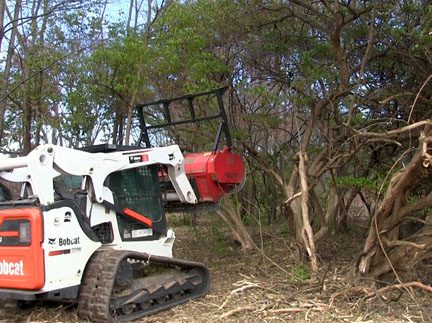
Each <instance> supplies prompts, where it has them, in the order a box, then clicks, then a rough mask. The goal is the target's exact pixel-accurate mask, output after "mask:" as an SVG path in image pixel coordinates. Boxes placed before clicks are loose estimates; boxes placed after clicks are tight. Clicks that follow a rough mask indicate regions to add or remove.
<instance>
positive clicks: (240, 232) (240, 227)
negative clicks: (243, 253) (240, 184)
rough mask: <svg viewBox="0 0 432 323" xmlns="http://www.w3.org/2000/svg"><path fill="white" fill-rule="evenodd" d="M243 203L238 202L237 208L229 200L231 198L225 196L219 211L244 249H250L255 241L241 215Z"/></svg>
mask: <svg viewBox="0 0 432 323" xmlns="http://www.w3.org/2000/svg"><path fill="white" fill-rule="evenodd" d="M240 212H241V203H237V208H234V207H233V206H232V204H231V202H230V201H229V198H224V199H223V200H222V202H221V210H218V211H217V213H218V214H219V215H220V217H221V218H222V219H223V220H224V221H225V223H226V224H227V225H228V226H229V228H230V229H231V232H232V233H233V235H234V238H235V239H236V240H237V241H238V242H239V243H240V245H241V247H242V249H243V250H250V249H253V247H254V245H255V244H254V242H253V240H252V238H251V237H250V235H249V233H248V232H247V230H246V228H245V226H244V224H243V222H242V220H241V216H240Z"/></svg>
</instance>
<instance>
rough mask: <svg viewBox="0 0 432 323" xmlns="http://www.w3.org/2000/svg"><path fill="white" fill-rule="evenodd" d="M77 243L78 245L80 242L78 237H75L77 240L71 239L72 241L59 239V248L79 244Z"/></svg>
mask: <svg viewBox="0 0 432 323" xmlns="http://www.w3.org/2000/svg"><path fill="white" fill-rule="evenodd" d="M79 243H80V241H79V237H77V238H73V239H69V238H66V239H63V238H59V246H60V247H62V246H72V245H75V244H79Z"/></svg>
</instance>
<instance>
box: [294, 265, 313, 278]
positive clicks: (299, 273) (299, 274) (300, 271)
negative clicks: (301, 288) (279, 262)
mask: <svg viewBox="0 0 432 323" xmlns="http://www.w3.org/2000/svg"><path fill="white" fill-rule="evenodd" d="M290 272H291V275H292V276H291V278H290V279H291V281H295V282H302V281H305V280H309V279H310V278H311V276H310V268H309V267H308V266H307V265H306V264H303V263H302V264H300V265H298V266H293V267H291V271H290Z"/></svg>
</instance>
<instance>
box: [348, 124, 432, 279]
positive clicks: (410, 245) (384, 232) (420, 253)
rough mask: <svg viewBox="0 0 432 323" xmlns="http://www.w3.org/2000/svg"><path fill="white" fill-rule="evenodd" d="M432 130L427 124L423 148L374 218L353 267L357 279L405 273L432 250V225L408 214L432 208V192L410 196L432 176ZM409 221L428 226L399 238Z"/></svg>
mask: <svg viewBox="0 0 432 323" xmlns="http://www.w3.org/2000/svg"><path fill="white" fill-rule="evenodd" d="M431 135H432V131H431V127H430V126H427V127H426V128H425V130H424V131H423V132H422V134H421V135H420V138H419V141H420V145H421V147H423V148H419V149H418V151H417V152H416V154H415V155H414V157H413V159H412V160H411V162H410V163H409V164H408V165H407V167H406V168H404V169H402V170H400V171H399V172H398V173H396V174H395V175H394V176H393V178H392V179H391V181H390V185H389V187H388V190H387V192H386V194H385V196H384V199H383V201H382V202H381V204H380V206H379V207H378V209H377V210H376V211H375V214H374V215H373V218H372V223H371V227H370V229H369V234H368V237H367V239H366V242H365V244H364V247H363V251H362V253H361V255H360V257H359V259H358V261H357V263H356V265H355V266H354V268H353V272H352V278H353V279H354V280H355V281H363V280H364V279H366V281H368V282H370V281H373V280H375V279H380V280H388V279H394V277H396V278H397V279H399V277H400V276H405V274H409V273H410V272H412V269H413V266H414V265H415V264H417V263H418V262H419V261H420V260H421V259H423V258H424V257H425V256H426V255H427V253H428V252H430V251H431V249H432V228H431V226H430V225H428V224H427V223H425V221H423V220H421V219H418V218H413V217H408V215H410V214H413V213H414V212H416V211H419V210H421V209H424V208H426V207H432V194H429V195H428V196H427V197H424V198H422V199H420V200H418V201H415V202H412V203H411V204H407V199H408V197H409V195H410V193H411V192H412V191H413V189H414V188H416V186H417V185H418V184H419V182H420V180H421V179H422V178H424V177H425V176H430V173H431V160H432V156H430V154H429V152H430V149H431V148H432V137H431ZM406 221H418V222H421V223H425V225H424V226H423V227H422V228H421V229H420V230H418V232H416V233H415V234H412V235H411V236H410V237H409V240H408V239H405V240H398V238H399V237H398V234H399V228H400V225H401V224H402V223H404V222H406Z"/></svg>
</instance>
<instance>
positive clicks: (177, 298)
mask: <svg viewBox="0 0 432 323" xmlns="http://www.w3.org/2000/svg"><path fill="white" fill-rule="evenodd" d="M225 90H226V89H225V88H222V89H218V90H214V91H209V92H205V93H199V94H195V95H187V96H183V97H180V98H174V99H169V100H161V101H157V102H152V103H151V104H140V105H137V107H136V108H137V111H138V116H139V120H140V128H141V136H140V139H139V141H138V145H137V146H134V147H130V146H128V147H126V146H116V145H111V144H106V145H97V146H92V147H87V148H85V149H81V150H77V149H69V148H65V147H60V146H56V145H51V144H46V145H41V146H38V147H36V148H35V149H34V150H33V151H31V152H30V153H29V154H28V155H27V156H25V157H18V158H8V159H5V160H1V161H0V176H1V177H2V178H3V180H6V181H8V182H13V183H18V184H19V185H20V193H19V197H17V198H14V197H12V196H11V195H12V194H11V193H10V192H7V188H6V187H5V186H4V185H1V186H0V188H1V190H0V191H3V198H1V199H0V200H1V202H0V298H3V299H16V300H25V301H31V300H50V301H59V302H75V303H77V304H78V315H79V316H80V317H81V318H82V319H88V320H91V321H95V322H109V321H131V320H135V319H138V318H141V317H143V316H145V315H150V314H153V313H156V312H158V311H161V310H164V309H168V308H171V307H173V306H175V305H178V304H181V303H184V302H186V301H188V300H191V299H194V298H198V297H201V296H203V295H205V294H206V293H207V292H208V291H209V288H210V274H209V271H208V269H207V268H206V267H205V266H204V265H203V264H201V263H198V262H192V261H185V260H180V259H175V258H173V255H172V247H173V243H174V239H175V235H174V232H173V231H172V230H170V229H168V228H167V221H166V216H165V212H166V211H170V210H175V209H176V207H179V206H180V207H183V208H194V207H198V206H200V205H204V204H209V205H212V204H215V203H217V202H218V201H219V199H220V198H221V197H222V196H223V195H226V194H229V193H231V192H233V191H234V190H237V189H239V188H240V187H241V185H242V183H243V182H244V180H245V164H244V161H243V159H242V158H241V157H240V156H238V155H236V154H233V153H232V152H231V151H230V148H231V147H230V146H231V138H230V135H229V131H228V124H227V117H226V114H225V110H224V107H223V100H222V95H223V93H224V91H225ZM201 96H213V97H216V98H217V102H218V107H219V112H218V113H216V114H213V115H207V116H201V117H199V116H196V115H195V109H194V104H193V103H194V100H195V99H196V98H197V97H201ZM184 102H186V103H187V108H188V109H189V112H190V114H189V117H188V118H186V119H183V120H181V121H173V120H172V111H171V110H172V106H177V105H178V104H180V103H184ZM150 105H161V106H162V110H161V111H162V112H163V115H164V122H163V123H161V124H158V125H147V124H146V122H145V110H146V109H147V108H148V106H150ZM209 120H217V121H218V122H219V126H218V129H217V135H216V139H215V142H214V146H213V150H212V151H210V152H205V153H191V154H186V155H185V156H184V155H183V154H182V152H181V150H180V148H179V146H178V145H169V146H166V147H151V141H152V136H151V134H149V130H152V129H156V128H157V129H165V128H168V127H171V126H176V125H180V124H181V125H185V124H188V123H200V122H205V121H209ZM222 134H225V137H226V143H227V146H226V147H225V149H223V150H218V145H219V141H220V138H221V135H222Z"/></svg>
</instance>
